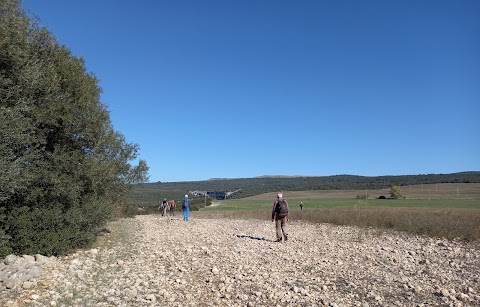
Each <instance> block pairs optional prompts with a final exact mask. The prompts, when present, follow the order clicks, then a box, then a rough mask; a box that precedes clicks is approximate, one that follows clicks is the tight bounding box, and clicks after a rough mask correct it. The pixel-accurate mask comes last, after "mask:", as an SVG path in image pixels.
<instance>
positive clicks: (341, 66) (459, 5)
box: [23, 0, 480, 182]
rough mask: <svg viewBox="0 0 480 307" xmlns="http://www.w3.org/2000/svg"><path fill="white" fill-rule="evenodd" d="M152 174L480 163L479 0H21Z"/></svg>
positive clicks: (171, 176) (186, 177) (177, 177)
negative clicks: (96, 85) (90, 79)
mask: <svg viewBox="0 0 480 307" xmlns="http://www.w3.org/2000/svg"><path fill="white" fill-rule="evenodd" d="M23 6H24V9H26V10H29V11H30V12H31V14H34V15H36V16H38V17H39V18H40V20H41V24H42V25H44V26H46V27H47V28H48V29H49V30H50V31H51V32H53V33H54V35H55V36H56V37H57V39H58V41H59V42H60V43H61V44H64V45H66V46H67V47H68V48H70V50H71V51H72V53H73V54H75V55H76V56H82V57H84V59H85V62H86V66H87V68H88V70H89V71H91V72H92V73H94V74H95V75H96V76H97V77H98V79H99V80H100V86H101V87H102V89H103V94H102V102H103V103H105V104H106V105H108V109H109V111H110V116H111V119H112V122H113V125H114V127H115V129H116V130H117V131H119V132H121V133H122V134H124V135H125V137H126V138H127V140H128V141H129V142H132V143H137V144H139V145H140V148H141V150H140V158H142V159H145V160H146V161H147V163H148V165H149V166H150V181H151V182H156V181H163V182H166V181H196V180H206V179H209V178H239V177H241V178H247V177H255V176H261V175H305V176H328V175H338V174H353V175H363V176H378V175H415V174H428V173H453V172H460V171H480V2H479V1H441V0H440V1H438V0H436V1H281V0H280V1H273V0H271V1H267V0H259V1H253V0H242V1H240V0H236V1H233V0H232V1H228V0H225V1H209V0H206V1H183V0H178V1H174V0H169V1H153V0H152V1H145V0H143V1H135V2H133V1H118V0H102V1H93V0H83V1H65V0H43V1H38V0H24V4H23Z"/></svg>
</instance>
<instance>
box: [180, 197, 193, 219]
mask: <svg viewBox="0 0 480 307" xmlns="http://www.w3.org/2000/svg"><path fill="white" fill-rule="evenodd" d="M190 203H191V202H190V199H188V194H185V198H184V199H183V202H182V211H183V220H185V221H187V222H188V213H189V211H190Z"/></svg>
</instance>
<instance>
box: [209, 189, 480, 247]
mask: <svg viewBox="0 0 480 307" xmlns="http://www.w3.org/2000/svg"><path fill="white" fill-rule="evenodd" d="M457 187H458V190H459V195H462V194H461V193H463V198H462V197H459V198H455V197H453V198H450V199H449V198H448V197H450V196H452V191H453V192H454V193H453V196H456V195H457ZM435 188H436V190H434V191H436V192H437V191H438V192H437V194H436V196H437V198H434V197H432V195H430V196H431V197H430V199H428V198H421V196H424V195H425V193H424V192H422V191H425V190H428V189H431V190H433V189H435ZM479 188H480V184H459V185H451V184H442V185H440V184H439V185H438V186H436V185H431V186H424V187H423V190H422V186H421V185H420V186H412V187H406V188H405V189H403V190H402V191H406V192H408V191H409V193H410V194H407V193H404V194H407V195H416V196H417V197H419V198H417V199H411V198H408V196H407V198H406V199H399V200H394V199H368V200H360V199H354V197H356V195H358V193H359V192H361V191H303V192H302V191H284V197H285V198H286V199H287V201H288V202H289V205H290V218H291V219H292V220H305V221H309V222H313V223H331V224H336V225H355V226H359V227H366V228H370V227H373V228H380V229H391V230H398V231H405V232H410V233H416V234H422V235H428V236H432V237H443V238H448V239H456V238H460V239H464V240H468V241H479V240H480V197H479V194H480V189H479ZM372 192H375V193H378V192H382V191H372ZM384 192H388V191H384ZM375 193H372V194H373V195H376V194H375ZM372 194H370V192H369V197H372V196H371V195H372ZM380 195H388V194H387V193H383V194H380ZM275 197H276V193H267V194H262V195H256V196H253V197H248V198H244V199H235V200H224V201H218V202H214V203H213V205H212V206H210V207H207V208H204V209H202V210H201V212H200V213H201V214H202V215H205V216H216V217H228V218H241V219H243V218H246V219H267V220H268V219H270V214H271V208H272V204H273V200H274V199H275ZM300 201H302V202H303V203H304V205H305V208H304V210H303V211H301V210H300V207H299V203H300Z"/></svg>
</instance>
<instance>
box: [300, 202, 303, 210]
mask: <svg viewBox="0 0 480 307" xmlns="http://www.w3.org/2000/svg"><path fill="white" fill-rule="evenodd" d="M300 210H303V202H300Z"/></svg>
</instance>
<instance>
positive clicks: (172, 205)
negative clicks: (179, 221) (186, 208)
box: [169, 199, 177, 218]
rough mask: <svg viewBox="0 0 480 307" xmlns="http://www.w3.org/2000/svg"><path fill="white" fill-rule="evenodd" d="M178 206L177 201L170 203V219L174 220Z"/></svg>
mask: <svg viewBox="0 0 480 307" xmlns="http://www.w3.org/2000/svg"><path fill="white" fill-rule="evenodd" d="M176 205H177V204H176V203H175V200H173V199H172V200H171V201H170V204H169V208H170V218H173V217H174V216H175V206H176Z"/></svg>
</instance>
